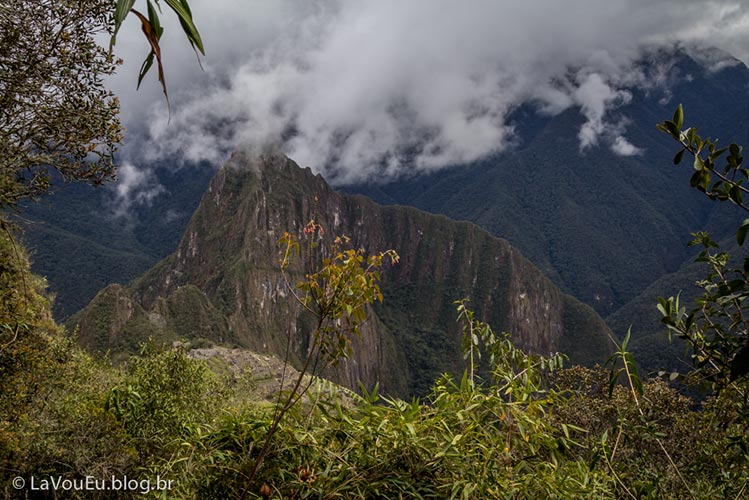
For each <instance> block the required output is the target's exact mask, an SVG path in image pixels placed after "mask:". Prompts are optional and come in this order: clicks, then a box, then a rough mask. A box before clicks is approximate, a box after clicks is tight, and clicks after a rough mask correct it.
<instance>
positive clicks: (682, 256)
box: [24, 51, 749, 367]
mask: <svg viewBox="0 0 749 500" xmlns="http://www.w3.org/2000/svg"><path fill="white" fill-rule="evenodd" d="M656 64H660V65H661V66H663V67H668V68H670V69H669V70H668V75H667V78H666V80H667V81H668V82H669V84H668V86H667V87H653V88H652V89H650V90H648V91H644V90H638V89H632V90H631V92H632V95H633V98H632V100H631V102H630V103H629V104H627V105H624V106H621V107H619V108H617V109H616V110H615V111H614V112H613V113H614V115H615V117H614V118H617V119H618V118H626V120H627V123H628V125H627V127H626V132H625V135H626V137H627V139H628V140H629V141H630V142H631V143H633V144H634V145H635V146H637V147H638V148H640V149H641V150H642V154H640V155H635V156H628V157H622V156H618V155H616V154H614V153H613V152H611V151H610V150H609V149H607V148H605V147H593V148H590V149H587V150H585V151H582V152H581V151H580V149H579V141H578V138H577V133H578V130H579V127H580V125H581V124H582V123H583V121H584V118H583V117H582V115H581V114H580V113H579V111H578V110H576V109H570V110H567V111H566V112H563V113H561V114H559V115H556V116H543V115H540V114H538V113H537V112H536V110H535V109H534V107H533V105H532V104H528V105H525V106H522V107H521V108H519V109H517V110H516V111H515V112H514V114H513V116H512V120H513V122H514V123H515V129H516V131H517V133H518V139H519V144H518V146H517V147H515V148H513V149H512V150H510V151H507V152H503V153H501V154H497V155H494V156H491V157H489V158H485V159H483V160H481V161H478V162H475V163H473V164H470V165H456V166H454V167H451V168H445V169H443V170H441V171H439V172H437V173H433V174H430V175H419V176H413V177H409V178H404V179H398V180H397V181H393V182H391V183H388V184H384V185H382V184H380V185H374V184H369V185H358V186H348V187H345V188H343V191H345V192H347V193H359V194H365V195H367V196H369V197H370V198H372V199H373V200H375V201H377V202H378V203H381V204H390V205H395V204H397V205H411V206H415V207H417V208H420V209H423V210H426V211H429V212H433V213H439V214H444V215H447V216H448V217H450V218H452V219H456V220H466V221H471V222H474V223H476V224H477V225H479V226H481V227H483V228H484V229H486V230H487V231H489V232H490V233H491V234H494V235H496V236H500V237H502V238H505V239H506V240H508V241H509V242H510V243H511V244H512V245H514V246H515V247H517V248H518V249H519V250H520V251H521V252H522V253H523V255H525V256H526V257H528V258H529V259H530V260H531V261H532V262H533V263H534V264H535V265H536V266H538V267H539V268H540V269H541V270H542V271H543V272H544V273H545V274H546V275H547V276H548V277H549V278H551V280H552V281H553V282H554V283H555V284H556V285H558V286H559V287H560V288H561V289H562V290H563V291H564V292H567V293H570V294H572V295H574V296H575V297H577V298H578V299H580V300H582V301H583V302H585V303H587V304H589V305H591V306H592V307H593V308H594V309H595V310H596V311H597V312H598V313H599V314H600V315H602V316H604V317H605V318H606V319H607V321H608V322H609V324H610V325H611V326H612V328H613V330H614V332H615V333H616V334H618V335H621V334H623V332H624V331H625V330H626V328H627V326H629V324H634V326H635V327H634V329H633V336H635V337H640V340H635V343H634V345H635V346H636V348H637V349H638V353H640V354H642V355H643V356H644V357H645V358H649V357H650V355H651V354H654V353H655V349H654V348H652V346H653V345H657V346H658V347H657V353H656V354H658V355H656V356H654V357H653V358H652V360H651V361H652V363H646V364H647V365H648V366H649V367H655V366H657V365H659V364H660V363H665V362H669V361H668V360H669V359H672V354H668V355H667V356H666V357H665V358H664V356H662V355H661V354H663V353H664V352H666V351H665V350H664V349H663V345H662V342H663V338H664V337H663V336H659V335H660V334H659V333H658V332H660V331H661V329H660V326H659V325H658V323H657V319H658V318H657V313H656V312H655V311H654V309H651V308H650V306H649V304H654V303H655V296H656V295H657V294H662V293H668V294H672V293H675V292H677V291H678V289H687V288H689V287H690V285H691V283H692V282H693V281H694V277H695V276H698V275H699V269H696V268H695V266H693V265H691V264H690V263H691V259H692V253H690V251H689V249H688V248H687V246H686V243H687V242H688V241H689V239H690V237H689V233H690V232H693V231H696V230H701V229H710V230H711V231H712V232H713V233H714V234H715V236H716V238H718V239H721V238H727V237H729V236H730V233H731V230H732V228H734V227H735V225H736V222H737V220H738V218H739V216H740V214H737V213H736V212H735V211H734V210H732V209H731V208H732V207H730V206H726V205H725V204H715V203H711V202H709V201H708V200H705V199H704V198H703V197H701V196H699V194H698V193H696V192H694V191H693V190H692V189H690V188H689V185H688V177H689V172H688V168H689V167H688V166H684V165H682V166H680V167H674V166H673V165H672V162H671V160H672V158H673V155H674V153H675V152H676V147H675V144H674V143H673V142H672V140H671V139H670V138H668V137H667V136H665V135H664V134H661V133H659V132H657V131H656V130H655V124H656V123H657V122H660V121H662V120H664V119H666V118H668V117H670V116H671V114H672V113H673V110H674V109H675V107H676V106H677V104H678V103H683V104H684V107H685V110H686V124H687V125H692V124H694V125H698V126H699V128H700V131H701V132H704V133H707V134H710V135H712V136H714V137H715V136H717V137H720V138H721V141H722V142H723V143H728V142H729V141H730V140H737V141H739V142H742V143H747V142H748V141H747V140H746V139H747V134H746V132H747V130H749V69H747V68H746V66H744V65H743V64H741V63H739V62H738V61H734V63H733V64H724V65H721V67H720V68H717V67H710V66H707V65H705V64H704V61H703V60H702V59H701V58H700V57H698V56H693V55H690V54H688V53H686V52H684V51H677V52H673V51H672V52H668V51H664V52H653V53H651V54H650V55H649V56H648V58H647V59H644V60H643V62H642V65H643V68H645V69H647V66H649V65H656ZM155 172H156V173H157V174H158V175H159V181H160V183H161V184H162V185H163V186H164V188H165V194H162V195H160V196H158V197H156V198H155V199H154V200H153V203H152V204H151V205H150V206H139V207H135V208H134V210H133V219H132V220H126V219H113V218H111V217H110V216H108V215H107V212H108V211H107V209H106V207H107V197H108V196H109V192H108V191H107V190H106V189H105V190H92V189H90V188H86V187H81V186H70V187H67V188H66V189H63V190H62V192H61V193H59V194H58V195H56V196H54V197H52V198H49V199H48V200H44V201H43V202H42V203H41V204H38V205H33V206H30V207H28V209H27V210H26V211H25V212H24V217H25V218H26V219H28V220H29V221H30V223H29V224H27V229H26V235H25V239H26V241H27V242H28V244H29V246H30V247H31V248H32V250H33V252H34V254H33V258H34V266H35V267H34V269H35V271H36V272H38V273H40V274H43V275H45V276H47V277H48V279H49V282H50V285H51V288H52V290H53V291H54V292H56V293H57V303H56V304H57V305H56V309H55V310H56V313H57V314H58V315H59V316H60V317H65V316H68V315H70V314H71V313H73V312H74V311H76V310H78V309H80V308H81V307H83V306H84V305H85V304H86V303H87V302H88V301H89V300H90V299H91V298H92V297H93V296H94V295H95V294H96V292H97V291H98V290H99V289H101V288H102V287H103V286H104V285H106V284H107V283H113V282H120V283H126V282H128V281H129V280H130V279H132V278H134V277H136V276H138V275H139V274H141V273H142V272H144V271H145V270H146V269H148V268H149V267H150V266H151V265H153V264H154V263H155V262H157V261H158V260H159V259H161V258H163V257H165V256H166V255H168V254H169V253H170V252H172V251H173V250H174V248H175V247H176V246H177V242H178V240H179V237H180V235H181V234H182V231H183V229H184V227H185V224H186V223H187V221H188V218H189V217H190V214H192V212H193V210H194V209H195V207H197V205H198V201H199V199H200V196H201V195H202V193H203V192H204V190H205V189H206V187H207V186H208V182H209V179H210V177H211V176H212V175H213V171H212V170H211V169H208V168H185V169H182V170H179V171H175V170H171V169H169V168H168V167H166V166H165V167H164V168H157V169H156V170H155ZM509 326H511V325H505V324H504V323H503V324H502V327H503V328H504V327H509Z"/></svg>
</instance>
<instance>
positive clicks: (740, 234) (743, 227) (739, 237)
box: [736, 219, 749, 245]
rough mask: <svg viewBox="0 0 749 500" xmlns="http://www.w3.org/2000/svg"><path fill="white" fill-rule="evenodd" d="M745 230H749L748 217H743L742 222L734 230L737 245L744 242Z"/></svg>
mask: <svg viewBox="0 0 749 500" xmlns="http://www.w3.org/2000/svg"><path fill="white" fill-rule="evenodd" d="M747 231H749V219H744V222H742V223H741V226H740V227H739V230H738V231H736V241H737V242H738V244H739V245H743V244H744V240H746V233H747Z"/></svg>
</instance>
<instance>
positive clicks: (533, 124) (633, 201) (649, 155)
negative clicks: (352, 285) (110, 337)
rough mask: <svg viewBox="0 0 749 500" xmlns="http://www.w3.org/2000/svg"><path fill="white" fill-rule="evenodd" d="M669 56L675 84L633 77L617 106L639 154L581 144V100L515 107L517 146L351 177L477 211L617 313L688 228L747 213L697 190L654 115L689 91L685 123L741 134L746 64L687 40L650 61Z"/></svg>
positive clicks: (729, 135) (727, 136)
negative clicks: (403, 173)
mask: <svg viewBox="0 0 749 500" xmlns="http://www.w3.org/2000/svg"><path fill="white" fill-rule="evenodd" d="M666 62H668V64H669V71H668V72H667V73H665V75H664V76H665V78H666V79H668V80H669V81H672V82H674V83H673V85H671V86H669V88H668V90H653V91H650V92H644V91H639V90H637V89H632V91H631V92H632V99H631V100H630V102H629V103H628V104H626V105H622V106H621V108H619V110H618V112H619V113H621V116H622V117H626V122H627V131H628V132H627V133H628V136H629V137H630V138H631V139H632V142H633V144H637V145H638V150H639V151H638V153H637V154H631V155H625V156H622V155H621V154H616V153H615V152H614V151H611V150H606V149H603V148H591V149H587V150H580V148H579V144H578V138H577V137H576V136H575V131H576V130H579V128H580V126H581V125H582V122H583V119H582V118H581V117H580V115H579V114H578V113H577V112H576V111H575V110H569V111H566V112H564V113H561V114H559V115H556V116H553V117H544V116H539V115H538V113H534V110H533V107H532V106H527V107H525V108H521V109H519V110H518V111H517V112H516V114H515V120H517V123H518V127H517V129H518V130H519V131H520V132H522V136H521V137H520V141H519V144H518V146H517V147H516V148H515V149H514V150H513V151H510V152H506V153H502V154H497V155H494V156H492V157H490V158H486V159H484V160H481V161H479V162H475V163H472V164H469V165H466V166H461V167H457V168H453V169H446V170H444V171H441V172H438V173H435V174H431V175H417V176H412V177H410V178H408V179H401V180H399V181H397V182H391V183H386V184H379V185H378V184H363V185H362V184H360V185H356V186H348V187H346V188H345V189H346V191H348V192H359V193H362V194H366V195H367V196H370V197H372V198H373V199H374V200H376V201H378V202H380V203H391V204H406V205H412V206H416V207H419V208H422V209H424V210H428V211H431V212H435V213H443V214H445V215H448V216H449V217H451V218H454V219H457V220H470V221H472V222H475V223H477V224H479V225H480V226H482V227H484V228H485V229H487V230H488V231H490V232H491V233H493V234H496V235H502V237H504V238H507V239H508V241H510V242H511V243H512V244H514V245H516V246H517V247H518V248H519V249H521V251H522V252H523V253H524V254H525V255H527V256H528V257H529V258H530V259H531V260H532V261H533V262H534V263H536V265H538V266H539V267H540V268H541V269H542V270H544V272H545V273H547V275H548V276H550V277H551V278H552V280H554V281H555V282H556V283H557V284H558V285H559V286H561V287H562V289H563V290H566V291H568V292H569V293H572V294H573V295H575V296H576V297H578V298H580V299H581V300H583V301H584V302H586V303H588V304H590V305H591V306H593V307H594V308H595V309H596V310H597V311H598V312H599V313H600V314H602V315H604V316H606V315H609V314H612V313H613V312H615V311H616V310H617V309H618V308H619V307H621V306H622V305H624V304H625V303H627V302H629V301H630V300H632V299H633V298H635V297H636V296H637V295H638V294H639V293H640V292H641V291H643V290H644V289H645V288H646V287H647V286H648V285H649V284H650V283H652V282H653V281H655V280H656V279H658V278H659V277H660V276H662V275H664V274H666V273H672V272H675V271H676V270H677V269H679V268H680V267H682V266H683V265H684V264H685V262H687V261H688V260H689V258H690V256H691V255H692V254H691V253H690V251H689V249H688V248H687V245H686V243H687V242H688V241H689V240H690V236H689V235H690V233H691V232H694V231H697V230H703V229H711V230H713V231H714V232H715V233H716V236H717V237H719V238H720V237H724V236H726V235H727V232H728V231H730V230H731V228H732V227H735V222H736V221H737V220H738V217H739V216H740V214H738V213H736V211H733V210H731V207H727V206H721V204H713V203H711V202H710V201H709V200H705V199H702V197H700V196H698V195H697V194H696V193H694V192H693V190H692V189H691V188H690V187H689V183H688V172H685V169H684V168H683V167H680V168H677V167H674V166H673V164H672V158H673V155H674V154H675V152H676V151H677V150H678V148H675V147H674V144H673V141H672V140H671V139H670V138H669V137H667V136H665V135H664V134H661V133H660V132H657V131H655V124H656V123H658V122H660V121H662V120H664V119H666V118H669V117H670V116H671V114H672V113H673V109H675V107H676V105H677V104H678V103H683V104H684V106H685V109H686V119H687V124H693V123H694V124H696V125H699V127H700V130H702V131H708V132H707V133H709V134H711V135H712V136H718V137H720V138H721V140H722V141H725V143H728V141H730V140H736V139H739V140H741V139H743V137H742V136H741V131H745V130H747V118H746V116H747V112H749V98H748V89H749V70H747V68H746V66H744V65H743V64H739V63H738V61H735V64H733V65H730V66H725V67H723V68H720V69H715V68H711V67H706V66H705V65H704V64H703V63H702V62H701V61H700V60H698V58H696V57H695V56H694V55H690V54H688V53H686V52H677V53H676V54H673V53H668V52H660V53H655V54H654V59H652V60H650V61H643V63H642V64H643V66H653V65H655V66H661V67H662V66H664V65H665V64H666ZM706 96H709V99H708V98H707V97H706ZM622 119H624V118H622ZM654 300H655V298H654V297H653V301H654Z"/></svg>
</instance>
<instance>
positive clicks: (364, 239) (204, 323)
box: [73, 151, 608, 394]
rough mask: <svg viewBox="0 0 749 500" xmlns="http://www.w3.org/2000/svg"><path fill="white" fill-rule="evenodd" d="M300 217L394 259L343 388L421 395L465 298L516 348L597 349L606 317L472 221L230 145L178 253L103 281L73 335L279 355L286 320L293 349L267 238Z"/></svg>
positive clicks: (304, 341) (112, 345) (111, 342)
mask: <svg viewBox="0 0 749 500" xmlns="http://www.w3.org/2000/svg"><path fill="white" fill-rule="evenodd" d="M311 219H315V220H316V221H317V222H318V223H320V224H322V225H323V227H325V228H326V231H327V233H328V234H329V235H333V234H335V235H346V236H349V237H350V238H351V239H352V243H353V244H354V245H355V246H356V247H361V248H364V249H365V250H367V251H382V250H386V249H389V248H393V249H395V250H396V251H397V252H398V253H399V254H400V256H401V260H400V263H399V264H397V265H396V266H393V267H390V266H387V267H386V268H385V269H383V271H382V290H383V294H384V296H385V300H384V302H383V304H382V305H378V306H377V307H375V308H374V311H373V315H372V317H371V319H370V321H369V322H368V323H367V324H366V325H365V327H364V329H363V334H362V337H361V340H360V341H358V342H357V345H356V346H355V347H354V356H353V358H352V359H351V360H349V361H348V362H346V363H344V364H343V365H342V367H341V368H340V369H338V370H336V371H334V372H332V373H330V374H328V375H329V376H331V377H332V378H334V379H335V380H337V381H339V382H341V383H343V384H345V385H347V386H349V387H356V386H357V382H358V380H361V381H362V382H363V383H365V384H366V385H368V386H372V385H373V384H374V383H375V382H379V383H380V386H381V388H382V389H383V390H385V391H388V392H391V393H395V394H412V393H423V392H424V391H425V390H426V389H427V388H428V387H429V384H431V383H432V381H433V380H434V377H435V375H438V374H439V373H441V372H444V371H448V372H452V373H456V372H458V371H459V369H460V366H462V364H461V356H460V352H459V345H460V343H459V339H460V333H459V327H458V325H457V323H456V321H455V306H454V304H453V301H455V300H458V299H460V298H463V297H469V298H470V299H471V307H473V308H474V309H476V311H477V313H478V314H479V315H480V317H482V318H483V319H484V320H485V321H488V322H489V323H490V324H492V325H493V326H494V327H495V328H496V329H497V330H498V331H503V330H504V331H508V332H510V333H511V334H512V336H513V338H514V340H515V341H516V342H517V343H518V344H519V345H520V346H522V347H524V348H527V349H530V350H533V351H535V352H540V353H545V354H548V353H550V352H555V351H558V350H561V351H563V352H565V353H567V354H568V355H569V356H570V358H571V360H572V361H573V362H580V363H592V362H597V361H601V360H603V359H604V357H605V355H606V354H607V351H608V340H607V332H608V329H607V327H606V325H605V323H604V322H603V321H602V320H601V319H600V318H599V317H597V316H596V315H595V313H594V312H593V311H592V310H591V309H590V308H588V307H587V306H585V305H583V304H581V303H580V302H578V301H577V300H576V299H574V298H572V297H570V296H568V295H565V294H563V293H561V292H560V291H559V289H558V288H557V287H555V286H554V285H553V284H552V283H551V282H550V281H549V280H548V279H547V278H546V277H545V276H543V274H542V273H541V272H540V271H539V270H538V269H537V268H536V267H535V266H534V265H533V264H531V263H530V262H529V261H528V260H527V259H525V258H524V257H523V256H522V255H520V253H519V252H518V251H517V250H515V249H514V248H512V247H511V246H510V245H509V244H507V242H506V241H504V240H501V239H499V238H495V237H492V236H490V235H489V234H488V233H486V232H485V231H483V230H481V229H480V228H479V227H477V226H475V225H474V224H471V223H467V222H462V223H458V222H454V221H451V220H449V219H447V218H446V217H443V216H439V215H430V214H428V213H426V212H422V211H420V210H417V209H414V208H409V207H402V206H391V207H381V206H378V205H376V204H375V203H373V202H372V201H371V200H369V199H367V198H365V197H363V196H342V195H340V194H338V193H337V192H335V191H334V190H333V189H331V188H330V187H329V186H328V185H327V184H326V183H325V181H324V180H323V178H322V177H321V176H319V175H313V174H312V172H311V171H310V170H309V169H305V170H303V169H300V168H299V167H298V166H296V164H294V163H293V162H292V161H291V160H289V159H288V158H286V157H285V156H283V155H282V154H280V153H278V152H277V151H270V152H268V151H265V152H263V153H262V154H255V153H249V152H246V151H244V152H239V153H236V154H235V155H234V156H233V157H232V159H231V160H230V161H229V162H228V163H227V165H226V166H225V167H223V168H222V169H221V170H220V171H219V172H218V173H217V175H216V176H215V177H214V179H213V180H212V181H211V184H210V186H209V188H208V191H207V192H206V193H205V195H204V197H203V200H202V201H201V203H200V206H199V208H198V209H197V211H196V212H195V214H194V215H193V217H192V219H191V220H190V223H189V224H188V226H187V229H186V230H185V233H184V235H183V237H182V240H181V242H180V244H179V246H178V248H177V250H176V251H175V252H174V253H173V254H171V255H170V256H168V257H167V258H166V259H164V260H163V261H161V262H160V263H159V264H157V265H156V266H155V267H154V268H152V269H151V270H150V271H148V272H147V273H146V274H145V275H143V276H142V277H140V278H138V279H137V280H135V281H134V282H133V283H132V284H131V285H129V286H128V287H126V288H123V287H121V286H119V285H112V286H109V287H107V288H105V289H104V290H103V291H102V292H100V293H99V294H98V295H97V297H96V298H95V299H94V300H93V301H92V303H91V304H90V305H89V306H88V307H87V308H86V309H84V310H83V311H82V312H81V313H79V314H78V315H76V316H75V317H74V318H73V319H74V321H75V322H77V323H79V325H80V331H79V340H80V341H81V342H82V343H83V344H84V345H86V346H88V347H90V348H92V349H95V350H99V351H106V350H109V349H111V350H112V351H113V352H122V351H127V350H132V349H133V348H134V347H135V346H136V345H137V343H138V342H139V341H142V340H145V339H146V338H147V337H148V336H153V337H155V338H157V339H161V340H167V341H168V340H172V339H176V338H188V339H207V340H210V341H212V342H217V343H223V344H228V345H234V346H241V347H246V348H249V349H252V350H255V351H258V352H268V353H272V354H276V355H279V356H281V357H282V356H283V354H284V351H285V345H286V340H285V339H286V333H287V332H288V331H289V329H290V330H291V335H292V338H293V350H294V353H293V358H294V359H297V360H298V359H299V358H300V357H301V356H302V354H303V353H304V352H305V350H306V346H307V345H308V343H309V335H310V325H309V324H308V323H309V321H308V318H305V315H304V314H303V311H302V310H301V309H300V307H299V305H298V304H297V303H296V302H295V301H293V300H291V299H290V298H289V297H288V290H287V289H286V288H285V284H284V281H283V278H282V275H281V273H280V270H279V265H278V244H277V242H278V239H279V237H280V236H281V235H282V234H283V232H284V231H286V230H289V231H291V232H293V233H296V234H297V235H299V236H301V231H302V229H303V227H304V225H305V223H306V221H309V220H311ZM302 272H303V269H301V267H297V268H295V269H293V270H292V274H295V275H297V276H299V275H300V274H301V273H302ZM292 281H293V280H292Z"/></svg>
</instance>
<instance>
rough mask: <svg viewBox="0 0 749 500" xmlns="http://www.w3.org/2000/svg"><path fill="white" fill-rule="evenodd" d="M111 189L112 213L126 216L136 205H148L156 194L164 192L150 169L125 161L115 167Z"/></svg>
mask: <svg viewBox="0 0 749 500" xmlns="http://www.w3.org/2000/svg"><path fill="white" fill-rule="evenodd" d="M113 190H114V199H113V206H112V208H113V212H114V215H116V216H127V215H129V214H130V210H131V208H133V207H134V206H136V205H146V206H147V205H150V204H151V202H152V201H153V199H154V198H155V197H156V196H158V195H159V194H161V193H163V192H164V186H162V185H161V184H159V181H158V178H157V177H156V175H155V174H154V172H153V171H152V170H150V169H141V168H138V167H136V166H135V165H133V164H132V163H130V162H125V163H123V164H122V165H120V166H119V168H118V169H117V182H116V183H115V184H114V186H113Z"/></svg>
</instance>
